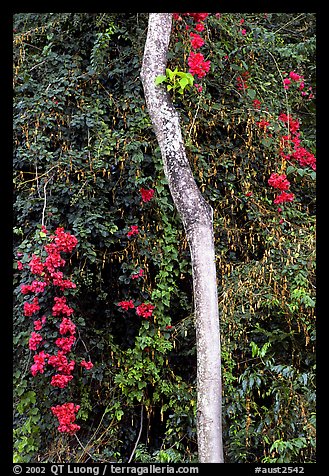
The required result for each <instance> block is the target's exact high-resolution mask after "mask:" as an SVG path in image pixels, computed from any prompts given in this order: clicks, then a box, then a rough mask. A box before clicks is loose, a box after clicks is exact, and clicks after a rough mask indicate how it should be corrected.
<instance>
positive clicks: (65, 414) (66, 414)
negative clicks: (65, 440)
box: [51, 402, 80, 435]
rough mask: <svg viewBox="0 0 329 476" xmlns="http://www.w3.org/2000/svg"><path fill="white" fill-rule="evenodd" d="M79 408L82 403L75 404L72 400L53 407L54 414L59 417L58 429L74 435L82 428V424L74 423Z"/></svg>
mask: <svg viewBox="0 0 329 476" xmlns="http://www.w3.org/2000/svg"><path fill="white" fill-rule="evenodd" d="M79 408H80V405H74V403H71V402H70V403H64V404H63V405H56V406H55V407H51V411H52V413H53V415H55V416H56V417H57V418H58V422H59V426H58V431H60V432H61V433H69V434H70V435H74V433H76V432H77V431H78V430H80V426H79V425H77V424H75V423H74V421H75V414H76V413H77V411H78V410H79Z"/></svg>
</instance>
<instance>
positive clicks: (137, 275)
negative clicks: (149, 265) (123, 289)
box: [131, 268, 144, 279]
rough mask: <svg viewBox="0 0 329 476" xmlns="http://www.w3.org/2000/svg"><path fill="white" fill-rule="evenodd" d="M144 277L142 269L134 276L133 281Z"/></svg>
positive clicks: (132, 276)
mask: <svg viewBox="0 0 329 476" xmlns="http://www.w3.org/2000/svg"><path fill="white" fill-rule="evenodd" d="M143 275H144V270H143V269H142V268H141V269H140V270H139V271H138V273H136V274H132V275H131V279H138V278H141V277H142V276H143Z"/></svg>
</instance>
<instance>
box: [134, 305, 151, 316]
mask: <svg viewBox="0 0 329 476" xmlns="http://www.w3.org/2000/svg"><path fill="white" fill-rule="evenodd" d="M154 308H155V306H153V304H149V303H143V304H140V305H139V306H138V307H136V312H137V314H138V315H139V316H141V317H145V318H146V319H147V318H148V317H151V316H152V312H153V309H154Z"/></svg>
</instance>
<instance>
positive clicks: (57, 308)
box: [52, 296, 74, 316]
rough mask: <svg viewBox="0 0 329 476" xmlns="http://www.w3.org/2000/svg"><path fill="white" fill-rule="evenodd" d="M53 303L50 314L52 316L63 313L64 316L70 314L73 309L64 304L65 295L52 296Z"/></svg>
mask: <svg viewBox="0 0 329 476" xmlns="http://www.w3.org/2000/svg"><path fill="white" fill-rule="evenodd" d="M54 301H55V304H54V306H53V307H52V311H53V312H52V315H53V316H60V315H61V314H64V315H65V316H70V315H71V314H73V312H74V311H73V309H72V308H71V307H69V306H68V305H67V304H66V297H65V296H63V297H55V298H54Z"/></svg>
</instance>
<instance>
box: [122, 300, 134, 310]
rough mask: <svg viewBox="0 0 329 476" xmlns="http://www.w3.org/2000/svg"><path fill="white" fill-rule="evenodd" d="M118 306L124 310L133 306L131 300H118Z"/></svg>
mask: <svg viewBox="0 0 329 476" xmlns="http://www.w3.org/2000/svg"><path fill="white" fill-rule="evenodd" d="M118 306H120V307H122V309H124V310H125V311H128V309H134V307H135V305H134V303H133V302H132V300H130V301H121V302H118Z"/></svg>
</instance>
